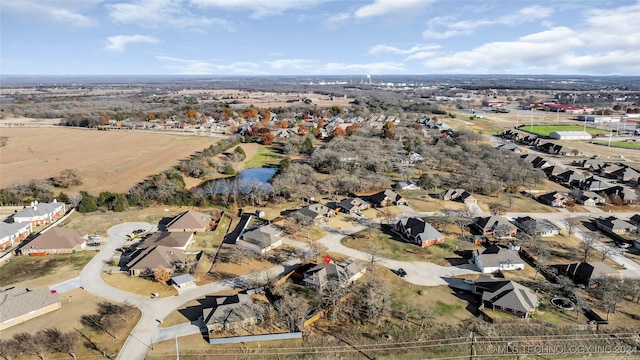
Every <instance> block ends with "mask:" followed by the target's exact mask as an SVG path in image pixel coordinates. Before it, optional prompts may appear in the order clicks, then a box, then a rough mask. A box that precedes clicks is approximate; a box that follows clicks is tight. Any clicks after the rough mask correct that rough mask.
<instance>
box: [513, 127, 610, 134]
mask: <svg viewBox="0 0 640 360" xmlns="http://www.w3.org/2000/svg"><path fill="white" fill-rule="evenodd" d="M520 130H524V131H529V132H532V133H535V134H539V135H542V136H549V134H551V133H552V132H554V131H583V130H585V127H584V126H579V125H533V126H530V125H526V126H521V127H520ZM586 132H588V133H589V134H591V135H597V134H601V133H603V132H605V130H602V129H598V128H592V127H588V126H587V128H586Z"/></svg>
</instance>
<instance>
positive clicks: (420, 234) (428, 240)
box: [396, 217, 444, 247]
mask: <svg viewBox="0 0 640 360" xmlns="http://www.w3.org/2000/svg"><path fill="white" fill-rule="evenodd" d="M396 230H397V231H398V232H399V233H401V234H402V235H403V236H404V237H405V238H407V239H408V240H409V241H410V242H412V243H415V244H418V245H420V246H421V247H426V246H431V245H436V244H442V243H444V235H442V234H441V233H440V232H439V231H438V230H436V229H434V228H433V226H431V224H429V223H427V222H425V221H424V220H422V219H418V218H413V217H410V218H402V219H400V220H399V221H398V222H397V223H396Z"/></svg>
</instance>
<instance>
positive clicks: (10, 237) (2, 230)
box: [0, 222, 33, 251]
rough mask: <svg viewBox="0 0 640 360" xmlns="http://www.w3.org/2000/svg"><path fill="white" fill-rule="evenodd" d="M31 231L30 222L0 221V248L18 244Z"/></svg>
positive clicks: (3, 248)
mask: <svg viewBox="0 0 640 360" xmlns="http://www.w3.org/2000/svg"><path fill="white" fill-rule="evenodd" d="M32 232H33V225H32V224H31V222H22V223H7V222H0V250H2V251H4V250H5V249H8V248H10V247H13V246H16V245H18V244H19V243H20V242H22V241H23V240H25V239H26V238H27V236H29V234H31V233H32Z"/></svg>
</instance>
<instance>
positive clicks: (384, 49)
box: [369, 44, 440, 55]
mask: <svg viewBox="0 0 640 360" xmlns="http://www.w3.org/2000/svg"><path fill="white" fill-rule="evenodd" d="M439 48H440V45H436V44H433V45H414V46H412V47H410V48H409V49H406V50H403V49H400V48H397V47H395V46H390V45H384V44H381V45H376V46H374V47H372V48H371V49H369V53H370V54H380V53H391V54H400V55H408V54H414V53H417V52H420V51H430V50H437V49H439Z"/></svg>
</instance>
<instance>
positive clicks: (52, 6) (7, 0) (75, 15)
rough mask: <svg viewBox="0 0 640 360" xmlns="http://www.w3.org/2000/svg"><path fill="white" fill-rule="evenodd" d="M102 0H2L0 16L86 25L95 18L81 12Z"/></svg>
mask: <svg viewBox="0 0 640 360" xmlns="http://www.w3.org/2000/svg"><path fill="white" fill-rule="evenodd" d="M102 1H103V0H86V1H73V0H66V1H55V2H54V1H51V0H29V1H25V0H3V1H2V11H0V14H1V15H2V17H3V18H4V17H10V18H23V19H28V20H32V21H40V20H44V21H47V22H51V23H62V24H68V25H71V26H78V27H88V26H93V25H95V24H96V23H97V21H96V19H95V18H92V17H90V16H87V15H84V14H83V13H82V12H83V11H86V10H88V9H90V8H93V7H95V6H96V5H98V4H99V3H101V2H102Z"/></svg>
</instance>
